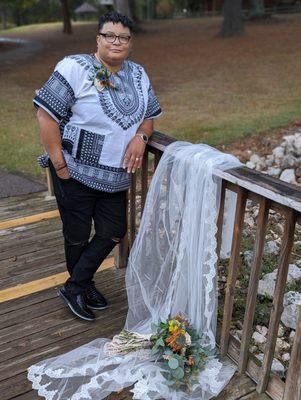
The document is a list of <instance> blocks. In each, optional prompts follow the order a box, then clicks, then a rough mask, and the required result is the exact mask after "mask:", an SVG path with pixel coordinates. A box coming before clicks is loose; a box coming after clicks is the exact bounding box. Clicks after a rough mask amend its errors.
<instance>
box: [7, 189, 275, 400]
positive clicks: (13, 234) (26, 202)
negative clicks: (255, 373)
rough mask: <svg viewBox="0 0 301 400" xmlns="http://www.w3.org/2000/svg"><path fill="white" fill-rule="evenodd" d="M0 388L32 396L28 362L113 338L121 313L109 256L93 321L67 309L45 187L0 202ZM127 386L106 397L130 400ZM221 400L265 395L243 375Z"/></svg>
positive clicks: (117, 273) (57, 236)
mask: <svg viewBox="0 0 301 400" xmlns="http://www.w3.org/2000/svg"><path fill="white" fill-rule="evenodd" d="M0 221H1V222H0V392H1V400H10V399H15V400H17V399H18V400H34V399H38V398H40V397H38V396H37V394H36V392H34V391H32V390H31V384H30V382H29V381H27V378H26V370H27V368H28V367H29V366H30V365H32V364H34V363H36V362H38V361H40V360H43V359H45V358H49V357H53V356H55V355H58V354H62V353H65V352H67V351H69V350H72V349H74V348H75V347H78V346H80V345H82V344H84V343H87V342H89V341H91V340H93V339H95V338H98V337H112V336H113V335H114V334H116V333H118V332H119V331H120V329H121V328H122V327H123V324H124V321H125V316H126V312H127V300H126V292H125V286H124V274H125V270H124V269H116V268H115V267H114V266H113V258H112V257H109V258H108V259H107V260H106V261H105V262H104V265H103V266H102V268H101V270H100V272H98V273H97V274H96V283H97V285H98V286H99V287H100V288H101V290H102V292H103V293H104V295H105V296H106V297H107V298H108V301H109V308H108V309H106V310H104V311H101V312H98V314H97V319H96V321H95V322H93V323H89V322H84V321H81V320H79V319H78V318H76V317H74V316H73V315H71V314H70V313H69V312H68V310H67V308H66V306H65V305H64V304H63V302H62V301H61V300H60V299H59V298H58V297H57V288H58V286H59V285H60V284H61V283H63V282H64V281H65V279H66V277H67V275H66V272H65V266H64V252H63V238H62V234H61V222H60V219H59V217H58V213H57V211H56V204H55V201H54V200H53V199H47V198H45V193H38V194H34V195H26V196H20V197H13V198H7V199H1V200H0ZM131 398H132V396H131V393H130V392H129V390H124V391H122V392H121V393H119V394H112V395H110V396H109V397H108V398H107V399H110V400H130V399H131ZM218 399H219V400H222V399H223V400H236V399H241V400H255V399H256V400H257V399H262V400H264V399H268V396H267V395H258V394H257V393H256V391H255V384H254V383H253V381H252V380H251V379H250V378H248V377H247V376H246V375H242V376H239V375H238V374H236V375H235V376H234V378H233V379H232V381H231V382H230V384H229V385H228V387H227V388H226V389H225V390H224V391H223V392H222V393H221V394H220V395H219V397H218Z"/></svg>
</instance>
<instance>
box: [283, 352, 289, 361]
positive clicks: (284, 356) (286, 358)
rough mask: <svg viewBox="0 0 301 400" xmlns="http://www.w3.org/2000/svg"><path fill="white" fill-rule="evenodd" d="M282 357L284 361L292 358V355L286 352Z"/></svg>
mask: <svg viewBox="0 0 301 400" xmlns="http://www.w3.org/2000/svg"><path fill="white" fill-rule="evenodd" d="M281 358H282V360H283V361H284V362H288V361H289V360H290V359H291V355H290V353H284V354H283V355H282V357H281Z"/></svg>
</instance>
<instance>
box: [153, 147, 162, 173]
mask: <svg viewBox="0 0 301 400" xmlns="http://www.w3.org/2000/svg"><path fill="white" fill-rule="evenodd" d="M161 157H162V152H160V151H159V150H157V149H156V151H155V162H154V171H155V170H156V168H157V166H158V164H159V161H160V158H161Z"/></svg>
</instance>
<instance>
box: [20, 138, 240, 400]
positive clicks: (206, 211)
mask: <svg viewBox="0 0 301 400" xmlns="http://www.w3.org/2000/svg"><path fill="white" fill-rule="evenodd" d="M240 165H241V164H240V163H239V161H238V160H237V159H236V158H235V157H233V156H231V155H229V154H225V153H222V152H220V151H218V150H216V149H214V148H212V147H210V146H207V145H199V144H196V145H193V144H189V143H186V142H175V143H173V144H171V145H169V146H168V147H167V148H166V150H165V152H164V154H163V156H162V158H161V160H160V163H159V165H158V167H157V169H156V172H155V174H154V176H153V178H152V182H151V185H150V188H149V191H148V195H147V199H146V203H145V208H144V212H143V216H142V219H141V224H140V228H139V232H138V235H137V237H136V239H135V242H134V244H133V247H132V249H131V253H130V256H129V263H128V267H127V271H126V289H127V295H128V303H129V310H128V314H127V319H126V324H125V328H126V329H128V330H130V331H133V332H138V333H140V334H150V333H151V324H152V322H154V323H157V322H158V321H159V320H166V319H168V318H169V317H172V316H174V315H175V314H177V313H182V314H183V315H185V316H186V317H187V318H188V319H189V321H190V323H191V324H192V325H193V326H194V327H195V328H196V329H197V330H198V331H199V332H200V333H201V334H202V337H203V343H204V345H209V346H211V347H215V335H216V322H217V306H218V304H217V300H218V289H217V273H216V263H217V255H216V245H217V243H216V232H217V225H216V223H217V217H218V210H219V205H220V195H221V179H220V178H218V177H216V176H215V175H214V170H215V169H220V170H226V169H229V168H233V167H238V166H240ZM225 208H226V214H227V215H228V218H227V222H226V225H225V226H224V232H223V241H222V249H221V253H222V254H223V255H227V254H229V251H230V248H231V242H232V230H233V215H234V213H233V210H234V208H235V199H233V198H232V197H231V198H228V199H227V201H226V207H225ZM96 323H97V322H96ZM109 342H110V341H109V340H108V339H97V340H94V341H93V342H90V343H88V344H86V345H84V346H81V347H79V348H77V349H75V350H73V351H71V352H69V353H67V354H63V355H61V356H58V357H54V358H52V359H48V360H45V361H42V362H40V363H38V364H36V365H33V366H31V367H30V368H29V373H28V378H29V379H30V380H31V381H32V383H33V388H34V389H36V390H38V392H39V394H40V395H41V396H44V397H45V398H46V399H47V400H101V399H104V398H105V397H106V396H108V395H109V394H110V393H111V392H113V391H118V390H120V389H122V388H124V387H127V386H131V385H134V387H133V389H132V391H133V399H139V400H156V399H166V400H189V399H198V400H208V399H210V398H211V397H214V396H216V395H217V394H218V393H219V392H220V391H221V390H222V388H223V387H224V386H225V385H226V384H227V383H228V382H229V380H230V378H231V377H232V375H233V373H234V368H233V367H232V366H231V365H230V364H229V363H227V362H225V361H223V362H222V361H220V360H218V359H217V358H210V359H209V360H208V361H207V364H206V366H205V368H204V370H202V371H201V373H200V375H199V378H198V379H199V383H198V384H195V385H194V386H193V391H192V393H190V394H187V393H184V392H182V391H178V392H177V391H172V390H171V389H170V388H169V387H168V386H166V385H165V383H164V378H163V376H162V375H161V373H160V367H161V363H160V362H158V361H156V362H155V361H154V358H152V357H151V356H150V354H149V353H148V352H147V351H145V350H143V351H137V352H135V353H130V354H127V355H114V356H109V355H108V354H107V353H106V351H105V347H106V343H109Z"/></svg>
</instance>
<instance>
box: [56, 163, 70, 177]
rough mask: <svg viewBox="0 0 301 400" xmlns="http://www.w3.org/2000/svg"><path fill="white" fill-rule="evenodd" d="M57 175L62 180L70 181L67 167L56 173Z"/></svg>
mask: <svg viewBox="0 0 301 400" xmlns="http://www.w3.org/2000/svg"><path fill="white" fill-rule="evenodd" d="M56 174H57V176H58V177H59V178H60V179H70V175H69V171H68V168H67V166H66V167H65V168H62V169H60V170H59V171H56Z"/></svg>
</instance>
